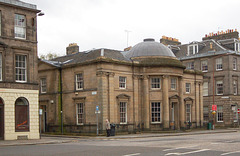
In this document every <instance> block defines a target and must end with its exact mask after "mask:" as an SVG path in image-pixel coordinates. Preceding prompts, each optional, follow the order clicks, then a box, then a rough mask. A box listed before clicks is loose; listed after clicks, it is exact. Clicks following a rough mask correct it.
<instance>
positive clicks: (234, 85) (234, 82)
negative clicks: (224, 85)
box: [233, 80, 238, 95]
mask: <svg viewBox="0 0 240 156" xmlns="http://www.w3.org/2000/svg"><path fill="white" fill-rule="evenodd" d="M237 86H238V83H237V80H233V95H237V94H238V87H237Z"/></svg>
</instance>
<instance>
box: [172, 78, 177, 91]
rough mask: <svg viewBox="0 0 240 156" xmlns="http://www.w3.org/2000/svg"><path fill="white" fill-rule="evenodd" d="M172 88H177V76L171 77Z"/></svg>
mask: <svg viewBox="0 0 240 156" xmlns="http://www.w3.org/2000/svg"><path fill="white" fill-rule="evenodd" d="M171 90H177V78H175V77H173V78H171Z"/></svg>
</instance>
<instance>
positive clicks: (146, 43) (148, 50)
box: [126, 39, 176, 59]
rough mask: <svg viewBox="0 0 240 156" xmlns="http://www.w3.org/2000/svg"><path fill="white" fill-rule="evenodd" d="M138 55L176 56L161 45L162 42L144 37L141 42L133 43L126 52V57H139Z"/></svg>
mask: <svg viewBox="0 0 240 156" xmlns="http://www.w3.org/2000/svg"><path fill="white" fill-rule="evenodd" d="M140 56H168V57H174V58H176V56H175V55H174V54H173V52H172V51H171V50H170V49H169V48H168V47H166V46H165V45H163V44H162V43H159V42H155V40H154V39H144V40H143V42H141V43H138V44H137V45H135V46H134V47H133V48H132V49H131V50H130V51H129V52H128V53H127V54H126V57H127V58H129V59H130V58H133V57H140Z"/></svg>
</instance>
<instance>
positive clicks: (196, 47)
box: [188, 44, 198, 56]
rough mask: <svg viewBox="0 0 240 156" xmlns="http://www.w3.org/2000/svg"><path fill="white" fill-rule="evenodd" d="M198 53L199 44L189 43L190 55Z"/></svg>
mask: <svg viewBox="0 0 240 156" xmlns="http://www.w3.org/2000/svg"><path fill="white" fill-rule="evenodd" d="M190 48H192V53H190ZM197 53H198V44H191V45H188V56H189V55H194V54H197Z"/></svg>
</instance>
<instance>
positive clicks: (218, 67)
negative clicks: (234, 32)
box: [216, 57, 223, 71]
mask: <svg viewBox="0 0 240 156" xmlns="http://www.w3.org/2000/svg"><path fill="white" fill-rule="evenodd" d="M219 70H223V64H222V57H220V58H217V59H216V71H219Z"/></svg>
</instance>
